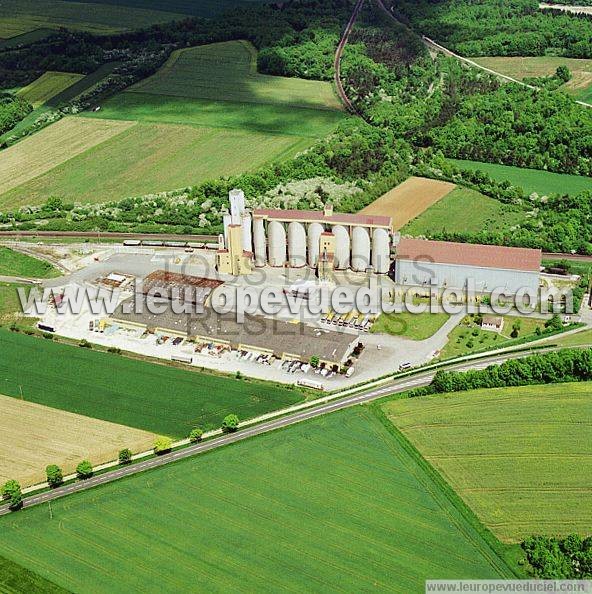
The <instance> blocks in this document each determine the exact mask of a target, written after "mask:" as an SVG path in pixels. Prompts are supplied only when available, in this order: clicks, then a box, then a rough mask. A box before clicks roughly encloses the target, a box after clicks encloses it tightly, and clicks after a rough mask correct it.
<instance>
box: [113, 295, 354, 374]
mask: <svg viewBox="0 0 592 594" xmlns="http://www.w3.org/2000/svg"><path fill="white" fill-rule="evenodd" d="M137 297H138V298H139V299H145V297H144V296H141V295H138V296H137ZM133 303H134V302H133V297H130V298H129V299H128V300H126V301H124V302H122V303H121V304H120V305H119V306H118V308H117V309H116V311H115V312H114V313H113V315H112V316H111V317H112V319H113V320H115V321H119V322H121V323H124V324H125V323H126V322H127V323H130V324H134V325H141V326H145V327H147V328H158V329H160V330H162V331H168V332H176V333H179V334H185V335H187V336H200V337H204V338H205V337H207V338H210V339H211V340H213V341H222V342H226V343H229V344H232V345H243V346H244V347H252V348H253V349H263V350H268V351H273V352H274V353H282V354H285V355H294V356H297V357H302V359H303V360H308V359H309V358H310V357H312V356H313V355H316V356H318V357H320V358H321V359H323V360H325V361H332V362H334V363H340V362H342V361H343V360H344V359H345V357H346V356H347V355H348V354H349V353H350V351H351V349H352V348H353V345H354V343H357V342H358V341H359V338H358V337H357V336H355V335H352V334H346V333H344V332H334V331H328V330H320V329H318V328H313V327H311V326H307V325H305V324H293V323H290V322H283V321H281V320H275V319H271V318H265V317H263V316H253V315H245V321H244V323H240V322H238V321H237V319H236V314H235V313H229V314H218V313H216V312H215V311H214V310H212V309H209V308H206V309H205V310H204V311H203V312H202V313H200V314H185V313H175V312H174V311H173V308H172V304H171V302H170V301H169V300H167V299H159V300H158V303H159V304H161V305H163V306H165V307H163V309H165V311H163V312H162V313H159V314H154V313H150V312H149V311H148V308H147V307H146V304H145V302H144V304H143V305H142V307H140V308H139V311H138V310H136V308H134V306H133ZM167 304H168V307H166V305H167Z"/></svg>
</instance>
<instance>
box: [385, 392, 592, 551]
mask: <svg viewBox="0 0 592 594" xmlns="http://www.w3.org/2000/svg"><path fill="white" fill-rule="evenodd" d="M383 410H384V411H385V413H386V414H387V415H388V416H389V418H390V419H391V421H392V422H393V423H394V424H395V426H396V427H397V428H399V429H400V430H401V431H402V433H403V434H404V435H405V436H406V437H407V438H408V439H409V440H410V441H411V442H412V443H413V445H414V446H415V447H416V448H417V449H418V450H419V452H420V453H421V454H422V455H423V456H424V457H425V458H426V460H428V461H429V462H430V463H431V464H432V465H433V466H434V467H435V468H436V469H437V470H438V471H439V472H440V473H441V474H442V476H443V477H444V478H445V479H446V480H447V481H448V483H449V484H450V485H451V486H452V488H453V489H454V490H455V491H456V492H457V493H458V494H459V495H460V496H461V497H462V498H463V499H464V500H465V502H466V503H467V504H468V505H469V507H471V508H472V509H473V511H474V512H475V513H476V514H477V515H478V516H479V518H480V519H481V521H482V522H483V523H484V524H485V525H486V526H488V527H489V528H490V529H491V530H492V531H493V532H494V533H495V534H496V535H497V536H498V537H499V538H500V539H502V540H504V541H508V542H516V541H520V540H521V539H523V538H524V537H526V536H528V535H532V534H548V535H555V534H562V535H565V534H568V533H570V532H579V533H580V534H582V535H588V534H589V532H590V525H591V524H592V385H590V384H589V383H581V384H555V385H545V386H527V387H523V388H501V389H495V390H476V391H471V392H462V393H456V394H450V395H437V396H433V397H432V396H430V397H421V398H410V399H402V400H397V401H392V402H389V403H387V404H386V405H384V407H383Z"/></svg>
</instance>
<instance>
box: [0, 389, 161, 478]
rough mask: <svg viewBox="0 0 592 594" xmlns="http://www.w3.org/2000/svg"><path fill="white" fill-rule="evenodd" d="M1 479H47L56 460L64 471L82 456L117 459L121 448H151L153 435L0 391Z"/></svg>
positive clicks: (98, 460)
mask: <svg viewBox="0 0 592 594" xmlns="http://www.w3.org/2000/svg"><path fill="white" fill-rule="evenodd" d="M0 410H2V415H0V484H4V483H5V482H6V481H7V480H9V479H16V480H18V481H19V482H20V483H21V484H22V485H23V486H27V485H32V484H36V483H40V482H43V481H44V480H45V467H46V466H47V465H48V464H57V465H58V466H60V467H61V468H62V470H63V471H64V474H69V473H71V472H74V471H75V469H76V465H77V464H78V463H79V462H80V461H81V460H90V461H91V462H92V463H93V464H95V465H96V464H100V463H102V462H109V461H111V460H115V459H116V458H117V454H118V452H119V451H120V450H121V449H122V448H129V449H130V450H132V452H143V451H146V450H149V449H150V448H151V447H152V444H153V443H154V439H155V435H154V434H152V433H148V432H146V431H140V430H138V429H132V428H130V427H125V426H123V425H117V424H115V423H108V422H106V421H99V420H97V419H91V418H89V417H84V416H82V415H76V414H73V413H69V412H65V411H63V410H58V409H54V408H49V407H47V406H41V405H39V404H33V403H30V402H24V401H22V400H19V399H17V398H9V397H8V396H2V395H0Z"/></svg>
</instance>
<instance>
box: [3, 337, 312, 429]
mask: <svg viewBox="0 0 592 594" xmlns="http://www.w3.org/2000/svg"><path fill="white" fill-rule="evenodd" d="M19 386H21V387H22V390H23V396H24V399H25V400H27V401H29V402H36V403H38V404H44V405H46V406H51V407H53V408H59V409H62V410H68V411H70V412H75V413H78V414H82V415H85V416H88V417H94V418H97V419H103V420H105V421H112V422H114V423H120V424H122V425H128V426H129V427H136V428H138V429H145V430H146V431H150V432H152V433H158V434H163V435H170V436H173V437H187V435H188V434H189V431H190V430H191V428H192V427H194V426H196V425H200V426H202V427H203V428H216V427H219V426H220V424H221V422H222V419H223V418H224V417H225V416H226V415H227V414H230V413H235V414H237V415H238V416H239V418H241V419H243V420H244V419H248V418H252V417H256V416H258V415H260V414H264V413H266V412H270V411H272V410H276V409H279V408H283V407H286V406H289V405H291V404H294V403H296V402H300V401H302V400H303V395H302V393H301V392H300V391H298V390H295V389H290V388H286V387H281V386H276V385H275V384H271V383H266V382H259V381H255V380H252V381H245V380H236V379H234V378H229V377H225V376H224V377H221V376H215V375H208V374H202V373H198V372H193V371H186V370H183V369H177V368H173V367H171V366H167V365H158V364H155V363H149V362H143V361H137V360H133V359H129V358H126V357H122V356H117V355H112V354H108V353H98V352H94V351H91V350H88V349H81V348H78V347H74V346H68V345H63V344H57V343H54V342H53V341H49V340H44V339H38V338H32V337H30V336H24V335H21V334H15V333H12V332H8V331H6V330H0V393H2V394H5V395H6V396H15V397H20V388H19Z"/></svg>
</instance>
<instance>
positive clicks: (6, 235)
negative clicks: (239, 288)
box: [0, 231, 218, 243]
mask: <svg viewBox="0 0 592 594" xmlns="http://www.w3.org/2000/svg"><path fill="white" fill-rule="evenodd" d="M18 238H23V239H25V238H34V239H35V238H36V239H40V240H41V239H96V240H99V241H100V240H102V239H105V240H119V239H120V240H122V241H125V240H126V239H128V240H138V241H173V242H181V241H192V242H198V243H210V242H216V241H218V236H217V235H176V234H175V233H108V232H105V233H104V232H102V231H101V232H97V231H92V232H89V231H0V241H1V240H3V239H18Z"/></svg>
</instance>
